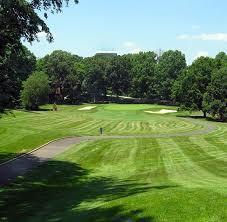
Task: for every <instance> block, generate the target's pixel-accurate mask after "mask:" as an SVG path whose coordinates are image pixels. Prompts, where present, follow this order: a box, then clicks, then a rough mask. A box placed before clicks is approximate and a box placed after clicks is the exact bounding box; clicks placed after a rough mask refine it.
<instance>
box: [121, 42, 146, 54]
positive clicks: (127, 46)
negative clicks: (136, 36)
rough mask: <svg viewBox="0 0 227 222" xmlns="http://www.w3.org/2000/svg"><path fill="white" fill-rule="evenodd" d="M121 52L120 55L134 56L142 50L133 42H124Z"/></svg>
mask: <svg viewBox="0 0 227 222" xmlns="http://www.w3.org/2000/svg"><path fill="white" fill-rule="evenodd" d="M121 51H122V52H121V54H128V53H130V54H136V53H139V52H141V51H143V49H141V48H140V47H139V46H138V45H137V44H136V43H135V42H132V41H126V42H124V43H123V50H121Z"/></svg>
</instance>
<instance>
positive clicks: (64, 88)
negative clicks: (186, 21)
mask: <svg viewBox="0 0 227 222" xmlns="http://www.w3.org/2000/svg"><path fill="white" fill-rule="evenodd" d="M81 60H82V58H81V57H79V56H76V55H73V54H71V53H69V52H65V51H61V50H56V51H54V52H52V53H51V54H50V55H47V56H45V57H44V58H43V60H41V61H39V66H41V69H43V71H44V72H46V73H47V74H48V76H49V77H50V81H51V88H52V90H53V93H52V95H53V97H54V98H53V99H54V100H58V101H59V102H63V101H64V98H67V97H68V96H70V95H69V93H70V89H69V87H72V84H73V82H74V83H75V78H74V77H76V76H75V75H76V73H75V63H76V62H80V61H81ZM40 62H42V64H41V63H40ZM74 74H75V75H74Z"/></svg>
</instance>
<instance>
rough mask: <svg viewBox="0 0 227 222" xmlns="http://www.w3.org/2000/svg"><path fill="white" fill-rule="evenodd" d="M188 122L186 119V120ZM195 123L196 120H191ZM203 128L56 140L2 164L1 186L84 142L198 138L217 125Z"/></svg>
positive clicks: (201, 123)
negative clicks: (186, 130) (173, 131)
mask: <svg viewBox="0 0 227 222" xmlns="http://www.w3.org/2000/svg"><path fill="white" fill-rule="evenodd" d="M185 120H186V119H185ZM187 121H193V122H196V121H195V120H189V119H187ZM199 124H200V125H202V126H203V128H202V129H199V130H195V131H191V132H182V133H172V134H171V133H170V134H152V135H137V136H136V135H130V136H82V137H71V138H64V139H59V140H55V141H53V142H50V143H48V144H46V145H44V146H42V147H40V148H38V149H36V150H34V151H31V152H29V153H27V154H25V155H22V156H19V157H17V158H14V159H12V160H9V161H7V162H5V163H3V164H0V185H5V184H8V183H10V182H11V181H12V180H14V179H15V178H16V177H18V176H22V175H24V174H25V173H26V172H28V171H29V170H31V169H33V168H34V167H37V166H39V165H40V164H42V163H43V162H46V161H48V160H50V159H52V158H54V157H55V156H57V155H58V154H60V153H62V152H64V151H66V150H67V149H69V148H70V147H71V146H72V145H75V144H79V143H81V142H82V141H86V140H87V141H88V140H100V139H130V138H132V139H133V138H169V137H180V136H196V135H202V134H207V133H210V132H213V131H214V130H216V127H215V125H213V124H210V123H208V122H200V123H199Z"/></svg>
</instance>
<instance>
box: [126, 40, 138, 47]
mask: <svg viewBox="0 0 227 222" xmlns="http://www.w3.org/2000/svg"><path fill="white" fill-rule="evenodd" d="M123 45H124V47H126V48H134V47H135V46H136V43H134V42H130V41H128V42H124V44H123Z"/></svg>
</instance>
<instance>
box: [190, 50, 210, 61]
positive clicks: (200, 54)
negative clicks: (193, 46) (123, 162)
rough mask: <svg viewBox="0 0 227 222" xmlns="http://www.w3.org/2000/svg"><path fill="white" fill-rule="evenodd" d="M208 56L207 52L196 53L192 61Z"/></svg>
mask: <svg viewBox="0 0 227 222" xmlns="http://www.w3.org/2000/svg"><path fill="white" fill-rule="evenodd" d="M208 55H209V53H208V52H207V51H198V52H197V54H196V56H195V57H194V59H193V60H195V59H198V58H199V57H201V56H204V57H206V56H208Z"/></svg>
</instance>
